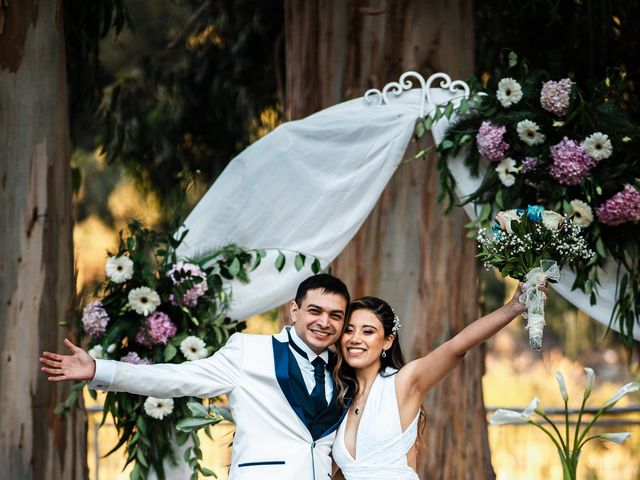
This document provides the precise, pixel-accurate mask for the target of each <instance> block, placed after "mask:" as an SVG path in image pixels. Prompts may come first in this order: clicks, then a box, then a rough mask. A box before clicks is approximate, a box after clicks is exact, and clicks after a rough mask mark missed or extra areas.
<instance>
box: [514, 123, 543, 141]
mask: <svg viewBox="0 0 640 480" xmlns="http://www.w3.org/2000/svg"><path fill="white" fill-rule="evenodd" d="M516 130H517V131H518V137H520V140H522V141H523V142H524V143H526V144H527V145H540V144H541V143H544V141H545V139H546V137H545V136H544V134H542V133H540V125H538V124H537V123H536V122H532V121H531V120H522V121H521V122H518V125H517V126H516Z"/></svg>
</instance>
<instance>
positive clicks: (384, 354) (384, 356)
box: [382, 350, 387, 358]
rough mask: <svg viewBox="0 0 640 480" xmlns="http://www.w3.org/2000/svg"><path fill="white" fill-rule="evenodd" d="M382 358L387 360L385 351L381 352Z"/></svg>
mask: <svg viewBox="0 0 640 480" xmlns="http://www.w3.org/2000/svg"><path fill="white" fill-rule="evenodd" d="M382 358H387V351H386V350H382Z"/></svg>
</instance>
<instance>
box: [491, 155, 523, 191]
mask: <svg viewBox="0 0 640 480" xmlns="http://www.w3.org/2000/svg"><path fill="white" fill-rule="evenodd" d="M518 171H519V169H518V168H516V161H515V160H514V159H513V158H509V157H507V158H504V159H502V160H501V161H500V163H499V164H498V166H497V167H496V172H498V178H499V179H500V181H501V182H502V184H503V185H504V186H505V187H511V186H512V185H513V184H514V183H516V177H515V176H513V175H511V174H512V173H518Z"/></svg>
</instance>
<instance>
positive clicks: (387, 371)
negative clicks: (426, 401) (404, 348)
mask: <svg viewBox="0 0 640 480" xmlns="http://www.w3.org/2000/svg"><path fill="white" fill-rule="evenodd" d="M394 370H395V372H394V373H397V370H396V369H391V368H390V367H387V368H386V369H385V370H384V372H379V373H378V375H376V378H375V379H374V381H373V383H372V384H371V388H370V389H369V395H368V396H367V402H366V403H365V405H364V407H362V414H361V415H360V423H358V427H357V428H356V441H355V446H354V447H355V451H354V453H355V455H352V454H351V452H350V451H349V448H348V447H347V443H346V441H345V434H346V432H347V422H348V421H349V416H350V415H351V414H350V412H348V411H347V414H346V416H345V421H344V428H342V429H339V431H338V433H339V440H340V441H341V442H342V446H343V447H344V451H345V452H346V453H347V455H348V456H349V460H351V462H352V463H356V461H357V458H358V441H359V439H360V427H361V425H362V424H363V422H364V415H365V411H366V410H367V408H366V407H367V404H368V403H369V397H370V396H371V393H372V392H373V388H374V387H375V386H376V383H377V382H378V380H379V379H380V377H383V378H388V377H389V376H391V372H393V371H394ZM382 373H385V374H387V375H382ZM393 393H394V397H395V400H396V409H397V410H398V423H399V426H400V434H401V435H404V434H405V433H406V432H408V431H409V430H411V428H413V426H414V425H415V424H416V422H417V421H418V419H419V418H420V412H418V413H417V414H416V417H415V418H414V419H413V421H412V422H411V423H410V424H409V425H408V426H407V428H405V429H404V430H403V429H402V421H401V420H400V405H399V404H398V394H397V392H396V377H395V375H393ZM340 430H342V432H340Z"/></svg>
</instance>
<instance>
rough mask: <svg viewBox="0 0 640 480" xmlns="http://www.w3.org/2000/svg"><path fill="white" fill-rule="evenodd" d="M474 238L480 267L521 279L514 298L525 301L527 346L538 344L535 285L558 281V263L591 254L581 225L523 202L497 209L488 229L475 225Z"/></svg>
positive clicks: (540, 309)
mask: <svg viewBox="0 0 640 480" xmlns="http://www.w3.org/2000/svg"><path fill="white" fill-rule="evenodd" d="M478 242H479V244H480V253H479V254H478V257H479V258H480V260H482V262H483V263H484V265H485V266H486V267H496V268H497V269H498V270H499V271H500V273H501V274H502V276H503V277H506V276H510V277H512V278H515V279H517V280H520V281H523V282H525V283H524V287H523V288H522V291H523V294H522V296H521V298H520V301H521V302H523V303H525V304H526V306H527V311H526V312H525V313H524V314H523V317H524V318H526V319H527V321H528V323H527V327H526V328H527V329H528V330H529V344H530V345H531V348H533V349H534V350H540V349H541V348H542V333H543V328H544V325H545V321H544V300H545V299H544V293H543V292H541V291H540V290H539V289H538V286H540V285H544V283H545V282H547V281H549V282H556V281H558V279H559V278H560V268H562V266H563V265H565V264H567V263H570V262H573V261H576V260H579V259H583V260H586V259H589V258H591V257H592V256H593V252H592V251H591V250H590V249H589V248H588V246H587V242H586V240H585V239H584V236H583V233H582V228H581V227H580V226H578V225H576V224H575V223H574V222H573V221H572V219H570V218H565V217H563V216H562V215H560V214H559V213H557V212H554V211H551V210H545V209H544V208H543V207H542V206H540V205H529V206H528V207H527V209H526V210H524V209H514V210H506V211H503V212H500V213H498V214H497V215H496V224H495V225H494V226H493V227H492V228H491V229H490V230H489V229H480V230H479V233H478Z"/></svg>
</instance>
